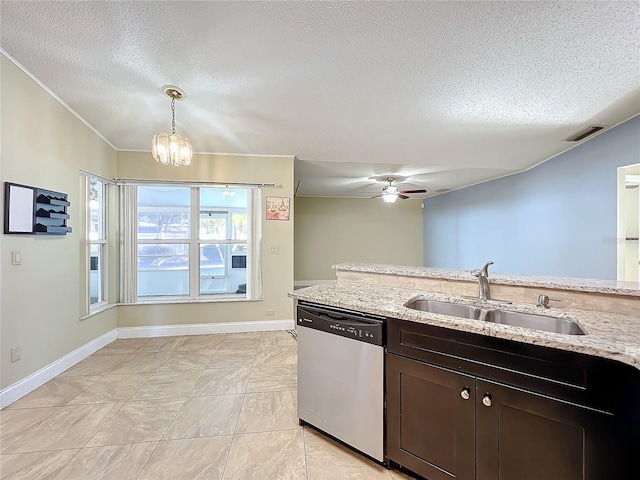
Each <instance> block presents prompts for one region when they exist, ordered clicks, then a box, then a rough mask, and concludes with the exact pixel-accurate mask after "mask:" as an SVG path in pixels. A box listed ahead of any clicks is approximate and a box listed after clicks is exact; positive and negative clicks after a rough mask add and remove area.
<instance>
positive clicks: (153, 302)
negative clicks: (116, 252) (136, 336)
mask: <svg viewBox="0 0 640 480" xmlns="http://www.w3.org/2000/svg"><path fill="white" fill-rule="evenodd" d="M262 300H263V299H262V298H246V297H240V298H236V297H235V296H219V297H216V298H188V299H187V298H184V299H183V298H162V299H160V298H159V299H154V300H151V299H145V300H138V301H137V302H135V303H119V304H118V305H124V306H129V305H158V304H180V303H188V304H193V303H225V302H261V301H262Z"/></svg>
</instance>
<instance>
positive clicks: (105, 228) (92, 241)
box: [80, 170, 114, 318]
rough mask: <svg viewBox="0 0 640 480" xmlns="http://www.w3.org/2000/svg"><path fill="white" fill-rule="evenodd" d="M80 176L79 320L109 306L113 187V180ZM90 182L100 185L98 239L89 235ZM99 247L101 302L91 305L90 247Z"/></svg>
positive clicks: (89, 174) (90, 224)
mask: <svg viewBox="0 0 640 480" xmlns="http://www.w3.org/2000/svg"><path fill="white" fill-rule="evenodd" d="M80 175H81V176H82V177H83V178H84V185H85V188H84V192H85V215H84V219H85V221H84V230H85V235H84V239H85V240H84V241H85V249H84V250H85V258H84V261H83V262H84V265H85V267H84V268H85V277H84V282H85V283H84V284H85V292H86V293H85V297H84V300H83V301H82V303H83V304H84V307H82V303H81V312H82V313H81V318H84V317H85V316H90V315H92V314H93V313H97V312H99V311H101V310H103V309H104V308H105V307H106V306H108V304H109V282H108V279H109V247H108V244H109V186H110V185H113V184H114V182H113V180H109V179H107V178H104V177H101V176H99V175H95V174H92V173H90V172H86V171H83V170H80ZM92 181H96V182H100V184H101V185H102V196H101V197H100V196H98V199H100V198H101V204H100V208H101V210H102V212H101V221H102V225H101V227H102V228H101V230H102V236H101V237H100V238H92V235H91V228H92V223H91V201H92V200H93V198H92V196H93V194H92V188H91V183H92ZM92 245H99V246H100V247H99V250H100V253H99V257H98V271H99V272H100V278H99V290H100V292H99V295H98V298H100V297H101V300H100V301H98V302H95V303H91V272H92V270H91V246H92Z"/></svg>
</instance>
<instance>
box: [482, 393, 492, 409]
mask: <svg viewBox="0 0 640 480" xmlns="http://www.w3.org/2000/svg"><path fill="white" fill-rule="evenodd" d="M482 403H484V406H485V407H490V406H491V395H489V394H488V393H485V394H484V397H483V398H482Z"/></svg>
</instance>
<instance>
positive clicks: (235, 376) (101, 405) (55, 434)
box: [0, 332, 410, 480]
mask: <svg viewBox="0 0 640 480" xmlns="http://www.w3.org/2000/svg"><path fill="white" fill-rule="evenodd" d="M409 478H410V477H408V476H406V475H403V474H402V473H400V472H398V471H396V470H387V469H385V468H383V467H381V466H379V465H377V464H375V463H374V462H371V461H370V460H368V459H366V458H365V457H363V456H361V455H358V454H357V453H354V452H353V451H351V450H349V449H347V448H345V447H343V446H341V445H339V444H337V443H336V442H334V441H332V440H330V439H328V438H327V437H325V436H324V435H321V434H319V433H317V432H315V431H314V430H312V429H309V428H307V427H301V426H299V425H298V419H297V415H296V343H295V340H294V339H293V338H292V337H291V336H290V335H289V334H288V333H286V332H264V333H259V332H258V333H238V334H228V335H199V336H191V337H168V338H167V337H165V338H148V339H126V340H116V341H115V342H113V343H111V344H109V345H107V346H106V347H104V348H103V349H101V350H100V351H98V352H96V353H95V354H93V355H91V356H90V357H89V358H87V359H85V360H83V361H82V362H80V363H78V364H77V365H75V366H74V367H72V368H70V369H69V370H67V371H66V372H64V373H63V374H61V375H59V376H58V377H56V378H54V379H53V380H51V381H50V382H48V383H46V384H45V385H43V386H42V387H40V388H38V389H37V390H35V391H33V392H31V393H30V394H29V395H27V396H25V397H23V398H21V399H20V400H18V401H17V402H15V403H13V404H12V405H9V406H8V407H7V408H5V409H4V410H3V411H1V412H0V479H1V480H45V479H46V480H107V479H109V480H111V479H113V480H164V479H167V480H198V479H203V480H204V479H206V480H218V479H221V480H271V479H273V480H288V479H290V480H333V479H335V480H344V479H352V480H360V479H361V480H377V479H380V480H400V479H402V480H407V479H409Z"/></svg>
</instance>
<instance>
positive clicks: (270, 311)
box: [267, 310, 276, 317]
mask: <svg viewBox="0 0 640 480" xmlns="http://www.w3.org/2000/svg"><path fill="white" fill-rule="evenodd" d="M275 314H276V311H275V310H267V317H273V316H274V315H275Z"/></svg>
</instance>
